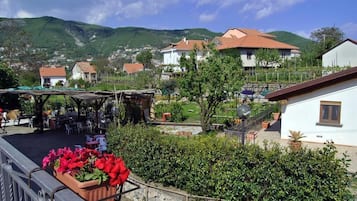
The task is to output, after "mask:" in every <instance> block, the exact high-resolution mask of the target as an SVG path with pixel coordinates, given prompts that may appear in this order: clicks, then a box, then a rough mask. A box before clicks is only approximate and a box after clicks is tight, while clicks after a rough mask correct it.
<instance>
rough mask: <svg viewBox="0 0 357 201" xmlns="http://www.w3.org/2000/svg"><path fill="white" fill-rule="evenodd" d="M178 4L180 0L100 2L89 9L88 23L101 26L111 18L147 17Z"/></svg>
mask: <svg viewBox="0 0 357 201" xmlns="http://www.w3.org/2000/svg"><path fill="white" fill-rule="evenodd" d="M177 2H178V0H171V1H166V0H136V1H130V0H121V1H118V0H99V2H98V1H96V3H95V4H93V5H92V6H91V7H90V8H89V15H87V18H86V21H87V22H89V23H94V24H100V23H102V22H103V21H105V20H106V19H108V18H109V17H117V18H119V19H130V18H138V17H141V16H145V15H155V14H157V13H159V12H161V11H162V10H164V9H166V8H167V7H169V6H170V5H171V4H175V3H177Z"/></svg>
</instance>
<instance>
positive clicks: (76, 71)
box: [72, 64, 84, 80]
mask: <svg viewBox="0 0 357 201" xmlns="http://www.w3.org/2000/svg"><path fill="white" fill-rule="evenodd" d="M80 78H82V79H84V77H82V74H81V70H80V68H79V66H78V65H77V64H75V65H74V67H73V69H72V79H74V80H79V79H80Z"/></svg>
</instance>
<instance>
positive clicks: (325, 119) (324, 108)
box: [319, 101, 341, 126]
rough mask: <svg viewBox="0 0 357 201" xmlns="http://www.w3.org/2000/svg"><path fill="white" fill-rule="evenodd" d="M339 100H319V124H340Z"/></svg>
mask: <svg viewBox="0 0 357 201" xmlns="http://www.w3.org/2000/svg"><path fill="white" fill-rule="evenodd" d="M340 116H341V102H338V101H321V102H320V122H319V123H320V124H324V125H326V124H327V125H338V126H339V125H340Z"/></svg>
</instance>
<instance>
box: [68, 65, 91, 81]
mask: <svg viewBox="0 0 357 201" xmlns="http://www.w3.org/2000/svg"><path fill="white" fill-rule="evenodd" d="M71 78H72V79H73V80H79V79H81V78H82V79H83V80H84V81H87V82H93V83H95V82H97V71H96V68H95V66H94V65H92V64H91V63H90V62H85V61H82V62H77V63H76V64H75V65H74V67H73V69H72V77H71Z"/></svg>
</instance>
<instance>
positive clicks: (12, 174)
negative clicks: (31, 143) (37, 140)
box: [0, 137, 83, 201]
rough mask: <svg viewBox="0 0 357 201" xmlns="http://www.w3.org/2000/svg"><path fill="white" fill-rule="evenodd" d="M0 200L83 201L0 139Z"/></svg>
mask: <svg viewBox="0 0 357 201" xmlns="http://www.w3.org/2000/svg"><path fill="white" fill-rule="evenodd" d="M0 193H1V194H0V200H4V201H18V200H26V201H45V200H46V201H47V200H56V201H69V200H71V201H83V199H81V198H80V197H79V196H77V195H76V194H75V193H73V192H72V191H71V190H69V189H67V188H66V187H65V186H63V184H62V183H60V182H59V181H57V180H56V179H55V178H54V177H53V176H51V175H50V174H49V173H48V172H46V171H44V170H42V169H41V168H40V167H39V166H38V165H36V164H35V163H34V162H32V161H31V160H30V159H28V158H27V157H26V156H24V155H23V154H22V153H21V152H19V151H18V150H17V149H15V148H14V147H13V146H12V145H11V144H9V143H8V142H7V141H6V140H4V139H3V138H1V137H0Z"/></svg>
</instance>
